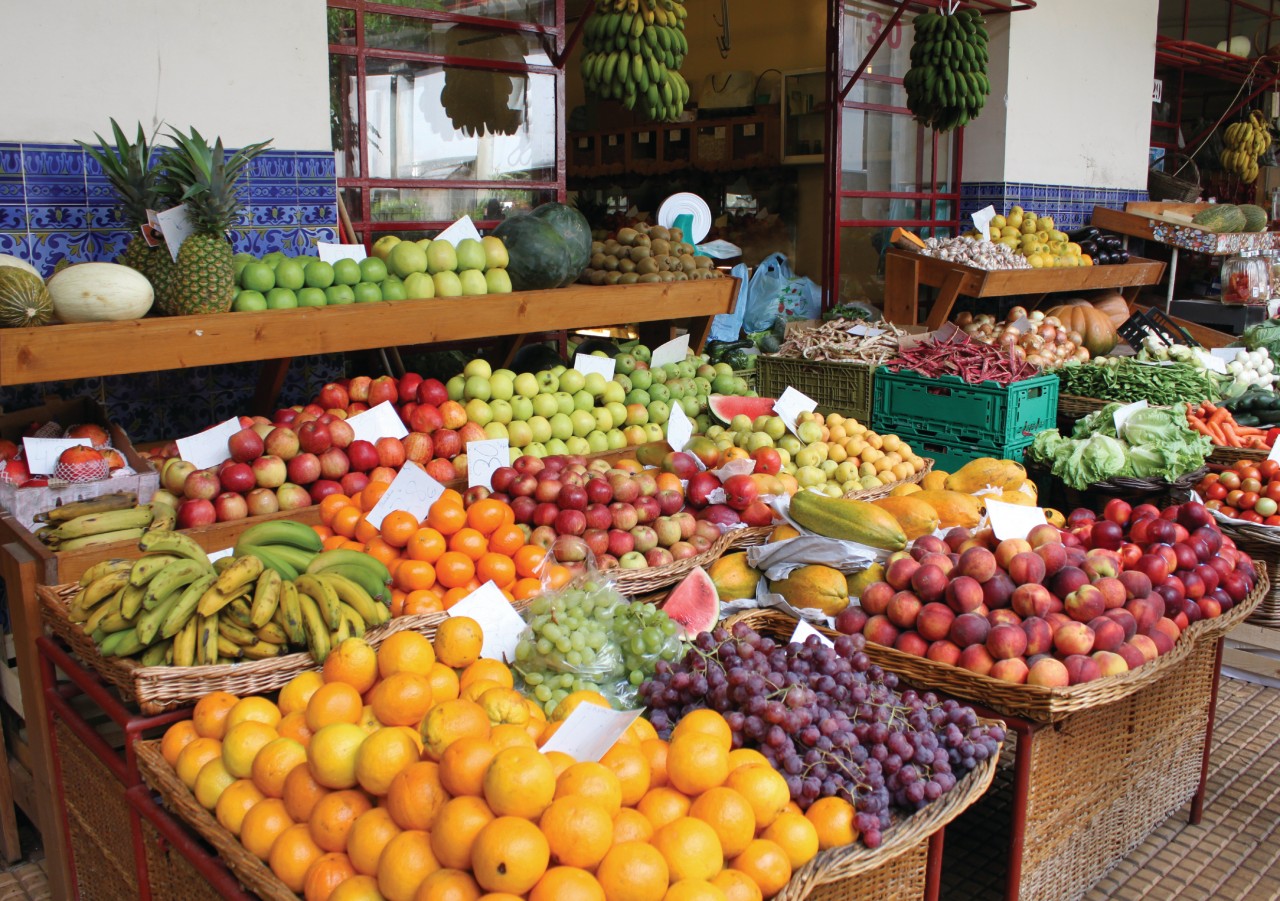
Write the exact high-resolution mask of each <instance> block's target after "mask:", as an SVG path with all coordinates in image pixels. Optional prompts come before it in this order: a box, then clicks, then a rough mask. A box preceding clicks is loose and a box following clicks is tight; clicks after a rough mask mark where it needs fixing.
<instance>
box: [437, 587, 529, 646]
mask: <svg viewBox="0 0 1280 901" xmlns="http://www.w3.org/2000/svg"><path fill="white" fill-rule="evenodd" d="M449 615H450V616H469V617H471V618H472V619H474V620H475V621H476V622H478V623H479V624H480V630H481V632H482V633H483V634H484V645H483V646H482V647H481V648H480V656H481V657H488V658H489V659H491V660H505V661H507V662H508V663H510V662H511V661H513V660H515V659H516V645H517V644H518V643H519V641H520V633H521V632H523V631H524V620H523V619H521V618H520V614H519V613H516V611H515V608H514V607H512V606H511V602H510V601H508V600H507V598H506V595H504V594H503V593H502V591H501V590H500V589H499V588H498V586H497V585H495V584H493V582H492V581H490V582H485V583H484V584H483V585H481V586H480V587H479V588H477V589H476V590H475V591H473V592H471V594H469V595H467V596H466V597H465V598H463V599H462V600H460V601H458V603H456V604H454V605H453V606H452V607H450V608H449Z"/></svg>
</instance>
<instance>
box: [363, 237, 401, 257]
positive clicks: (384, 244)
mask: <svg viewBox="0 0 1280 901" xmlns="http://www.w3.org/2000/svg"><path fill="white" fill-rule="evenodd" d="M399 243H400V238H399V237H397V236H396V235H383V236H382V237H381V238H379V239H378V240H376V241H374V242H373V249H372V250H371V251H370V253H372V254H373V256H374V257H375V258H376V259H379V260H385V259H386V258H387V257H389V256H391V251H392V249H394V248H395V246H396V245H397V244H399Z"/></svg>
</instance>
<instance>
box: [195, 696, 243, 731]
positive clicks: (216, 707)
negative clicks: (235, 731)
mask: <svg viewBox="0 0 1280 901" xmlns="http://www.w3.org/2000/svg"><path fill="white" fill-rule="evenodd" d="M239 701H240V699H239V698H237V697H236V696H235V695H233V694H231V693H229V692H225V691H214V692H210V693H209V694H207V695H205V696H204V697H203V698H201V699H200V700H199V701H197V702H196V706H195V708H194V709H193V710H192V711H191V722H192V724H193V725H194V726H195V730H196V732H197V733H198V734H199V735H202V736H204V737H205V738H222V736H223V735H225V734H226V733H227V725H226V723H227V714H228V713H230V712H231V708H232V707H234V706H236V704H237V703H239Z"/></svg>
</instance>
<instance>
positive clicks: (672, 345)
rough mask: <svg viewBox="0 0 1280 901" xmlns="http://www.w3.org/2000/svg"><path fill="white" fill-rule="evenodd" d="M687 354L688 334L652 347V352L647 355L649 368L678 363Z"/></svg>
mask: <svg viewBox="0 0 1280 901" xmlns="http://www.w3.org/2000/svg"><path fill="white" fill-rule="evenodd" d="M688 355H689V336H688V335H681V336H680V337H678V338H672V339H671V340H670V341H668V342H667V343H666V344H660V345H658V346H657V347H655V348H654V349H653V354H652V355H651V356H650V357H649V368H650V369H657V368H658V367H659V366H666V365H667V364H668V363H680V362H683V361H684V358H685V357H687V356H688Z"/></svg>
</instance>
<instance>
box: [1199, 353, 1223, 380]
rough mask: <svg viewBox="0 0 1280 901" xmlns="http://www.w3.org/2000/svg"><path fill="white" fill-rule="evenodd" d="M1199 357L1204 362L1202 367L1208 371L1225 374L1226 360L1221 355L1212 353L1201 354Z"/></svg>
mask: <svg viewBox="0 0 1280 901" xmlns="http://www.w3.org/2000/svg"><path fill="white" fill-rule="evenodd" d="M1200 359H1201V360H1202V361H1203V362H1204V368H1205V369H1207V370H1209V371H1210V372H1216V373H1218V374H1219V375H1226V374H1227V361H1226V360H1224V359H1222V357H1219V356H1216V355H1214V354H1201V355H1200Z"/></svg>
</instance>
